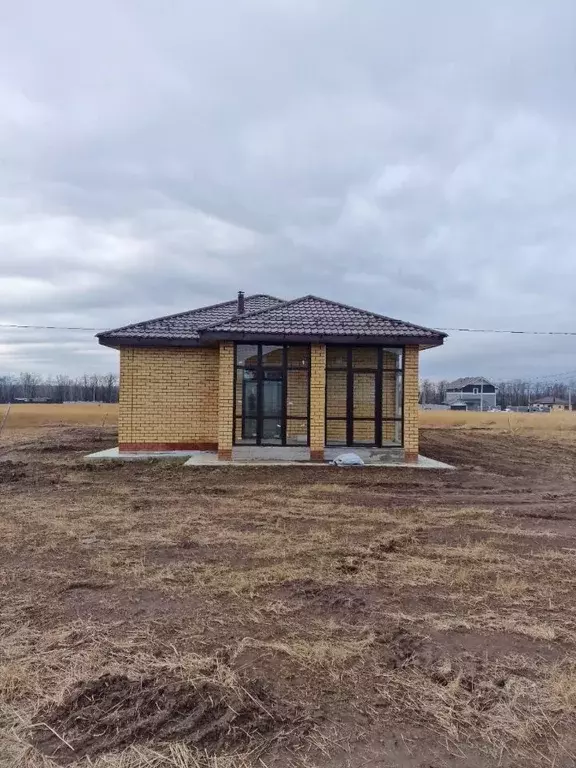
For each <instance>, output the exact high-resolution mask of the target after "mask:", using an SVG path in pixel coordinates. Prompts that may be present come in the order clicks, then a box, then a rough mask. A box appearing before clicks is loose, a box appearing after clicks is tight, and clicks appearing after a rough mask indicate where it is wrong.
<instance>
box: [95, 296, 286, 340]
mask: <svg viewBox="0 0 576 768" xmlns="http://www.w3.org/2000/svg"><path fill="white" fill-rule="evenodd" d="M256 298H262V299H273V300H274V301H278V302H282V299H279V298H278V297H277V296H270V295H269V294H267V293H253V294H251V295H250V296H246V297H245V299H244V300H245V301H248V300H249V299H256ZM237 301H238V300H237V299H229V300H228V301H217V302H216V303H215V304H207V305H206V306H205V307H197V308H196V309H185V310H183V311H182V312H173V313H172V314H170V315H161V316H160V317H151V318H150V319H149V320H140V322H138V323H128V324H127V325H120V326H119V327H118V328H110V329H108V330H106V331H100V332H99V333H97V334H96V338H100V336H107V335H108V334H109V333H117V332H118V331H127V330H128V329H129V328H136V327H137V326H138V325H148V323H157V322H158V321H159V320H171V319H172V318H174V317H182V315H193V314H194V313H196V312H204V311H205V310H207V309H216V307H225V306H226V305H227V304H235V303H236V302H237ZM248 314H252V313H251V312H250V313H248ZM232 317H234V315H232ZM232 317H230V318H229V319H230V320H231V319H232ZM226 322H228V321H226ZM206 327H207V328H208V327H209V326H206ZM198 330H202V329H201V328H199V329H198Z"/></svg>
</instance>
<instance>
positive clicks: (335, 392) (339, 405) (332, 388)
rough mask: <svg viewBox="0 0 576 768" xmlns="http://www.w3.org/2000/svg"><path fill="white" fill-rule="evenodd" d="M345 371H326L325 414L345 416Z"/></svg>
mask: <svg viewBox="0 0 576 768" xmlns="http://www.w3.org/2000/svg"><path fill="white" fill-rule="evenodd" d="M346 382H347V374H346V371H327V372H326V416H339V417H342V418H344V417H345V416H346Z"/></svg>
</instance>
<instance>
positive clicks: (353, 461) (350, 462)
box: [332, 453, 364, 467]
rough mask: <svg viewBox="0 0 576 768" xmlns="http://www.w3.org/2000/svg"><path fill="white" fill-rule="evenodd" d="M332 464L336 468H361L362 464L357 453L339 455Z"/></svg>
mask: <svg viewBox="0 0 576 768" xmlns="http://www.w3.org/2000/svg"><path fill="white" fill-rule="evenodd" d="M332 464H336V466H337V467H363V466H364V462H363V460H362V459H361V458H360V456H358V454H357V453H341V454H340V456H336V458H335V459H334V461H333V462H332Z"/></svg>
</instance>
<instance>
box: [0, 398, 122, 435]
mask: <svg viewBox="0 0 576 768" xmlns="http://www.w3.org/2000/svg"><path fill="white" fill-rule="evenodd" d="M7 409H8V406H7V405H0V424H1V423H2V421H3V419H4V415H5V414H6V411H7ZM117 421H118V406H117V405H116V404H115V403H103V404H102V405H100V404H98V403H71V404H70V405H65V404H62V405H41V404H38V405H36V404H32V403H30V404H28V403H23V404H19V405H11V406H10V411H9V413H8V418H7V419H6V422H5V423H4V429H5V430H14V429H16V430H18V429H26V428H34V429H37V428H39V427H59V426H62V427H66V426H70V427H73V426H86V427H101V426H105V425H106V424H116V423H117Z"/></svg>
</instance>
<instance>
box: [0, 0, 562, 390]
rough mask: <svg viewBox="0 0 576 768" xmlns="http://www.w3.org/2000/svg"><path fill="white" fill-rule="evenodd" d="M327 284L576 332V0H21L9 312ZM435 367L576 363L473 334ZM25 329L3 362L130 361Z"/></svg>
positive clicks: (10, 82) (1, 306)
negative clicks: (83, 0)
mask: <svg viewBox="0 0 576 768" xmlns="http://www.w3.org/2000/svg"><path fill="white" fill-rule="evenodd" d="M238 289H243V290H245V291H246V292H247V293H256V292H263V293H270V294H275V295H278V296H281V297H286V298H293V297H295V296H299V295H303V294H306V293H315V294H319V295H321V296H325V297H327V298H332V299H335V300H341V301H344V302H346V303H349V304H353V305H356V306H360V307H364V308H367V309H372V310H375V311H377V312H381V313H383V314H388V315H391V316H392V317H400V318H402V319H405V320H410V321H413V322H416V323H422V324H425V325H431V326H436V327H452V326H459V327H460V326H468V327H487V328H492V327H497V328H498V327H500V328H515V329H527V330H529V329H536V330H540V329H545V330H575V331H576V317H574V307H575V306H576V3H575V2H574V0H549V2H541V0H484V2H481V3H480V2H475V3H473V2H462V0H435V2H429V0H404V1H403V2H402V3H399V2H396V1H394V2H392V1H391V0H210V2H205V1H204V2H200V1H199V0H170V2H160V0H98V2H90V3H86V2H78V0H51V1H50V2H46V0H20V2H18V3H8V2H7V0H4V2H2V1H1V0H0V323H33V324H47V325H74V326H76V325H78V326H90V327H91V326H95V327H98V328H106V327H114V326H118V325H122V324H125V323H128V322H133V321H139V320H145V319H148V318H150V317H154V316H157V315H162V314H167V313H171V312H177V311H181V310H185V309H189V308H193V307H196V306H201V305H203V304H210V303H213V302H216V301H221V300H226V299H228V298H231V297H232V296H234V295H235V293H236V291H237V290H238ZM422 363H423V366H422V372H423V374H424V375H430V376H433V377H443V376H446V377H455V376H464V375H485V376H489V377H497V378H500V377H507V376H521V375H527V376H528V375H530V376H538V375H542V374H545V373H549V372H552V373H555V372H560V371H571V370H576V337H574V338H570V337H549V338H539V337H529V336H527V337H517V336H512V337H506V336H478V335H470V334H468V335H465V334H454V335H453V336H452V337H451V338H450V339H449V340H448V341H447V343H446V345H445V347H444V348H442V349H439V350H432V351H429V352H427V353H425V354H424V355H423V360H422ZM116 367H117V353H115V352H114V351H112V350H107V349H105V348H102V347H99V346H98V345H97V342H96V341H95V340H94V339H93V337H92V334H91V333H89V332H75V331H70V332H60V333H55V332H48V331H46V332H40V331H27V330H8V329H5V328H0V373H6V372H15V373H17V372H19V371H20V370H24V369H28V370H34V371H37V372H39V373H45V374H47V373H55V372H58V371H65V372H68V373H71V374H76V373H81V372H84V371H87V372H93V371H98V372H106V371H109V370H115V369H116Z"/></svg>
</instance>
